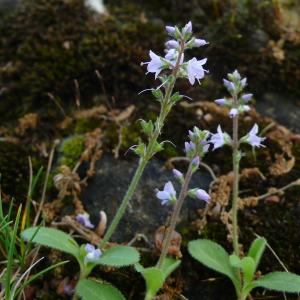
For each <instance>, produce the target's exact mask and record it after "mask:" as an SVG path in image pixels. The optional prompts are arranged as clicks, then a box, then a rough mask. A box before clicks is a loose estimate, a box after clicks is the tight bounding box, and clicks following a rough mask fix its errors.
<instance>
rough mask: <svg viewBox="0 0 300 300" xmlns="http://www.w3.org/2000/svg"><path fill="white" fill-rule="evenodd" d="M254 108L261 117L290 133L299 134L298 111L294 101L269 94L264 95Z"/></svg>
mask: <svg viewBox="0 0 300 300" xmlns="http://www.w3.org/2000/svg"><path fill="white" fill-rule="evenodd" d="M255 106H256V108H257V110H258V111H259V112H260V113H261V114H262V115H264V116H268V117H271V118H273V119H275V120H276V121H277V122H278V123H279V124H282V125H284V126H286V127H288V128H289V129H290V130H291V131H292V132H295V133H300V123H299V120H300V109H299V103H297V101H296V99H292V98H291V97H290V96H286V95H280V94H276V93H271V92H270V93H266V94H264V95H263V96H262V97H261V99H259V100H258V101H257V103H256V105H255Z"/></svg>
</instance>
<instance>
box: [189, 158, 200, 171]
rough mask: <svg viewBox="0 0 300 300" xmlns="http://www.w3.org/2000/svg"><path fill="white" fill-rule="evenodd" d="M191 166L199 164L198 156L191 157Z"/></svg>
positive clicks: (194, 166) (195, 166)
mask: <svg viewBox="0 0 300 300" xmlns="http://www.w3.org/2000/svg"><path fill="white" fill-rule="evenodd" d="M191 164H192V166H193V168H198V167H199V164H200V157H199V156H198V155H197V156H195V157H194V158H193V160H192V162H191Z"/></svg>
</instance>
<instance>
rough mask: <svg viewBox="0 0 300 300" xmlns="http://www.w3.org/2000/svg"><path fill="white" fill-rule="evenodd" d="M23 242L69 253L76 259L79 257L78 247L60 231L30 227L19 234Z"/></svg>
mask: <svg viewBox="0 0 300 300" xmlns="http://www.w3.org/2000/svg"><path fill="white" fill-rule="evenodd" d="M21 236H22V238H23V239H24V240H25V241H29V242H33V243H37V244H40V245H43V246H47V247H50V248H54V249H57V250H60V251H63V252H66V253H69V254H71V255H73V256H75V257H76V258H77V257H78V255H79V246H78V244H77V243H76V241H75V240H74V239H73V238H72V237H71V236H70V235H68V234H66V233H64V232H63V231H61V230H58V229H54V228H47V227H31V228H28V229H26V230H24V231H23V232H22V234H21Z"/></svg>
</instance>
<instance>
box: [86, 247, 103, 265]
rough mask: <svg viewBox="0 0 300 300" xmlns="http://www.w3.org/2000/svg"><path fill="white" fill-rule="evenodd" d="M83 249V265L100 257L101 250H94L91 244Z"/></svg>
mask: <svg viewBox="0 0 300 300" xmlns="http://www.w3.org/2000/svg"><path fill="white" fill-rule="evenodd" d="M84 249H85V251H86V256H85V258H84V263H85V264H87V263H89V262H94V261H96V260H97V259H98V258H99V257H100V256H101V255H102V252H101V250H100V249H96V248H95V246H93V245H91V244H86V245H85V247H84Z"/></svg>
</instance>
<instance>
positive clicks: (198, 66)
mask: <svg viewBox="0 0 300 300" xmlns="http://www.w3.org/2000/svg"><path fill="white" fill-rule="evenodd" d="M206 61H207V59H206V58H204V59H201V60H197V59H196V58H195V57H194V58H192V59H191V60H189V61H188V65H187V75H188V78H189V82H190V84H191V85H194V83H195V79H197V80H198V81H199V80H200V79H202V78H203V77H204V71H205V70H204V69H203V67H202V66H203V65H204V64H205V63H206Z"/></svg>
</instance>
